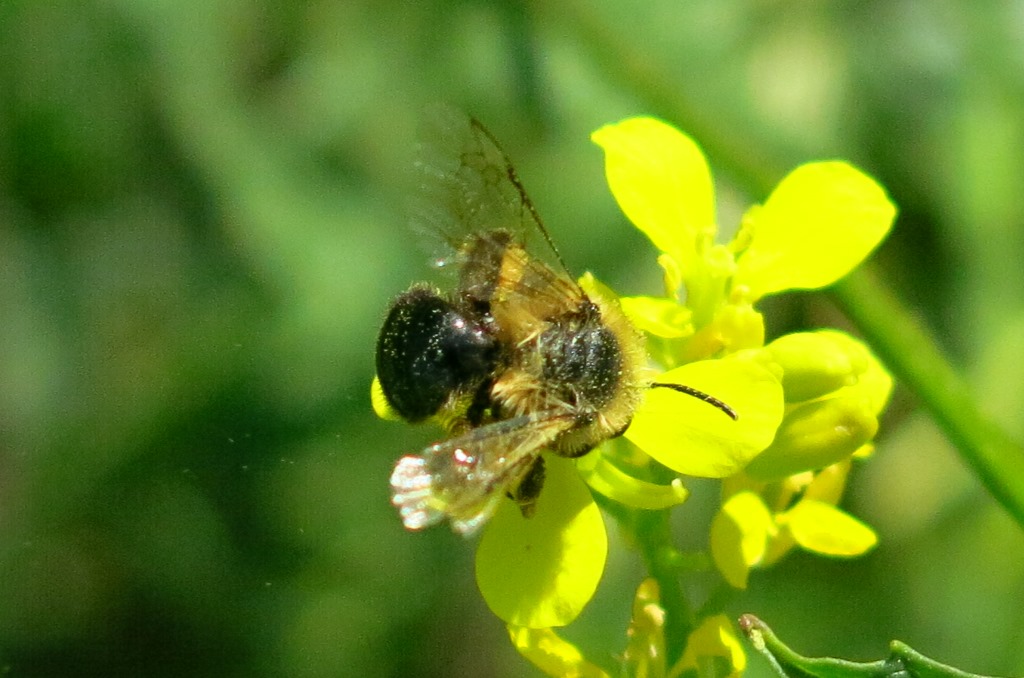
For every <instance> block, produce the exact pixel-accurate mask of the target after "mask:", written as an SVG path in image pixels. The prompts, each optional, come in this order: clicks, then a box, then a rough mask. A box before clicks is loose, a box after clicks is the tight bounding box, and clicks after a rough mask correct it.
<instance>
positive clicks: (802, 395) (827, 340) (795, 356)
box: [766, 332, 867, 403]
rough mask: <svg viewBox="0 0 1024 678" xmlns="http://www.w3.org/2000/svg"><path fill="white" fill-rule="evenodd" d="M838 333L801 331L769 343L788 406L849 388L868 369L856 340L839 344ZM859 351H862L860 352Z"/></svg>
mask: <svg viewBox="0 0 1024 678" xmlns="http://www.w3.org/2000/svg"><path fill="white" fill-rule="evenodd" d="M838 334H839V333H838V332H799V333H796V334H787V335H785V336H783V337H779V338H778V339H776V340H775V341H773V342H772V343H770V344H768V346H767V347H766V349H767V350H768V353H769V355H770V356H771V357H772V358H773V359H774V360H775V361H776V362H777V363H778V364H779V365H780V366H781V367H782V369H783V377H782V388H783V391H784V393H785V398H786V402H787V403H799V402H803V401H805V400H814V399H816V398H820V397H822V396H824V395H827V394H829V393H831V392H833V391H836V390H838V389H840V388H842V387H844V386H850V385H852V384H854V383H855V382H856V381H857V378H858V376H859V375H860V374H862V373H863V372H864V371H865V370H866V369H867V356H866V355H865V352H864V350H863V348H862V347H860V345H859V344H858V343H857V342H855V341H840V340H838V339H837V335H838ZM857 349H860V350H857Z"/></svg>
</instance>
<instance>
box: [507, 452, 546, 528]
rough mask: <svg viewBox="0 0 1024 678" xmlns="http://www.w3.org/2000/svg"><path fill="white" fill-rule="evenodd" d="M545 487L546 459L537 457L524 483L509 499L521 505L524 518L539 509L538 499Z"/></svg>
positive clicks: (523, 480)
mask: <svg viewBox="0 0 1024 678" xmlns="http://www.w3.org/2000/svg"><path fill="white" fill-rule="evenodd" d="M543 487H544V459H543V458H542V457H537V460H536V461H535V462H533V466H531V467H530V470H529V471H527V472H526V475H525V476H523V479H522V481H521V482H520V483H519V485H518V486H517V487H516V489H515V490H513V491H511V492H509V497H510V498H511V499H512V500H514V501H515V502H516V503H517V504H519V510H520V511H522V513H523V517H524V518H529V517H531V516H532V515H533V512H534V510H535V509H536V508H537V497H539V496H540V491H541V488H543Z"/></svg>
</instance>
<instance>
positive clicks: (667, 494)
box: [576, 450, 690, 510]
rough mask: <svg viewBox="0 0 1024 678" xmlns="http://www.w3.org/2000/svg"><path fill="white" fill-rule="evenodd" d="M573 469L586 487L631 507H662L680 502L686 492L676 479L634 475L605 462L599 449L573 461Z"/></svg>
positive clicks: (605, 459)
mask: <svg viewBox="0 0 1024 678" xmlns="http://www.w3.org/2000/svg"><path fill="white" fill-rule="evenodd" d="M576 468H577V470H578V471H579V472H580V475H581V476H582V477H583V480H584V482H586V483H587V485H589V486H590V489H592V490H594V491H595V492H599V493H601V494H603V495H604V496H606V497H608V498H609V499H611V500H612V501H616V502H618V503H620V504H624V505H626V506H632V507H633V508H640V509H648V510H659V509H666V508H670V507H672V506H678V505H679V504H682V503H683V502H684V501H686V498H687V497H688V496H689V495H690V493H689V492H688V491H687V489H686V488H685V487H683V481H682V480H680V479H679V478H676V479H675V480H673V481H672V482H671V483H670V484H669V485H658V484H655V483H649V482H647V481H645V480H640V479H639V478H634V477H633V476H631V475H629V474H628V473H625V472H624V471H622V470H621V469H619V467H617V466H616V465H615V464H613V463H612V462H611V461H609V460H608V457H606V456H605V455H603V454H601V452H600V450H594V451H593V452H591V453H590V454H587V455H585V456H583V457H580V458H579V459H578V460H577V461H576Z"/></svg>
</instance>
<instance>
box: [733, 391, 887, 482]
mask: <svg viewBox="0 0 1024 678" xmlns="http://www.w3.org/2000/svg"><path fill="white" fill-rule="evenodd" d="M871 405H872V403H871V402H870V399H869V398H866V397H865V396H864V394H863V393H861V392H860V390H859V389H856V388H852V389H844V390H843V391H841V392H840V393H839V394H837V396H836V397H833V398H827V399H824V400H817V401H814V402H809V403H803V404H801V405H796V406H794V407H792V408H791V409H790V410H789V411H788V412H787V413H786V415H785V416H784V417H783V420H782V425H781V426H780V427H779V430H778V432H777V433H776V435H775V440H774V441H772V444H771V445H769V446H768V449H766V450H765V451H764V452H762V453H761V454H759V455H758V456H756V457H755V458H754V460H753V461H751V462H750V464H749V465H748V466H747V468H746V472H747V473H748V474H749V475H751V476H753V477H754V478H756V479H758V480H777V479H779V478H784V477H786V476H789V475H792V474H794V473H800V472H802V471H808V470H811V469H818V468H823V467H825V466H829V465H830V464H834V463H835V462H837V461H840V460H841V459H844V458H846V457H848V456H849V455H851V454H853V453H854V452H855V451H856V450H857V449H858V448H859V447H860V446H861V445H863V444H864V443H865V442H867V441H868V440H870V439H871V438H872V437H873V436H874V435H875V432H876V431H877V430H878V420H877V419H876V417H875V413H874V409H873V408H872V406H871Z"/></svg>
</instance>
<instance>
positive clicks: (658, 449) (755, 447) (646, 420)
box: [625, 351, 783, 478]
mask: <svg viewBox="0 0 1024 678" xmlns="http://www.w3.org/2000/svg"><path fill="white" fill-rule="evenodd" d="M756 353H757V352H755V351H743V352H741V353H737V354H734V355H731V356H729V357H728V358H722V359H718V360H704V361H701V362H696V363H689V364H687V365H683V366H682V367H679V368H676V369H674V370H671V371H669V372H666V373H664V374H662V375H661V376H660V377H658V379H657V381H658V382H659V383H676V384H685V385H687V386H691V387H693V388H696V389H698V390H701V391H704V392H705V393H707V394H709V395H711V396H713V397H715V398H718V399H719V400H722V401H724V402H725V403H726V404H727V405H729V406H730V407H731V408H732V409H733V410H734V411H735V412H736V413H737V414H738V415H739V418H738V419H737V420H735V421H734V420H732V419H730V418H729V417H728V416H727V415H726V414H725V413H724V412H722V411H720V410H718V409H716V408H715V407H713V406H712V405H710V404H708V403H706V402H703V401H701V400H698V399H697V398H693V397H690V396H688V395H685V394H682V393H678V392H676V391H673V390H670V389H667V388H651V389H648V391H647V393H646V394H645V399H644V403H643V405H641V406H640V408H639V409H638V410H637V412H636V414H635V415H634V417H633V422H632V423H631V424H630V426H629V428H628V429H626V433H625V437H626V439H627V440H629V441H630V442H632V443H633V444H635V445H636V446H637V447H639V448H640V449H642V450H643V451H644V452H645V453H647V454H648V455H650V456H651V457H653V458H654V459H656V460H657V461H658V462H660V463H661V464H664V465H665V466H667V467H669V468H671V469H673V470H675V471H678V472H679V473H683V474H686V475H692V476H702V477H707V478H723V477H725V476H730V475H732V474H733V473H736V472H737V471H739V470H740V469H742V468H743V467H744V466H746V465H747V463H748V462H749V461H750V460H751V459H753V458H754V457H755V456H756V455H757V454H758V453H759V452H761V451H762V450H763V449H764V448H765V447H767V446H768V444H769V443H770V442H771V440H772V438H773V437H774V435H775V430H776V428H778V426H779V423H780V422H781V421H782V409H783V403H782V387H781V386H780V385H779V382H778V379H776V378H775V376H774V375H773V374H772V373H771V372H770V371H769V370H768V369H767V368H766V367H764V366H763V365H761V364H760V362H759V361H758V358H757V355H756Z"/></svg>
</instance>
